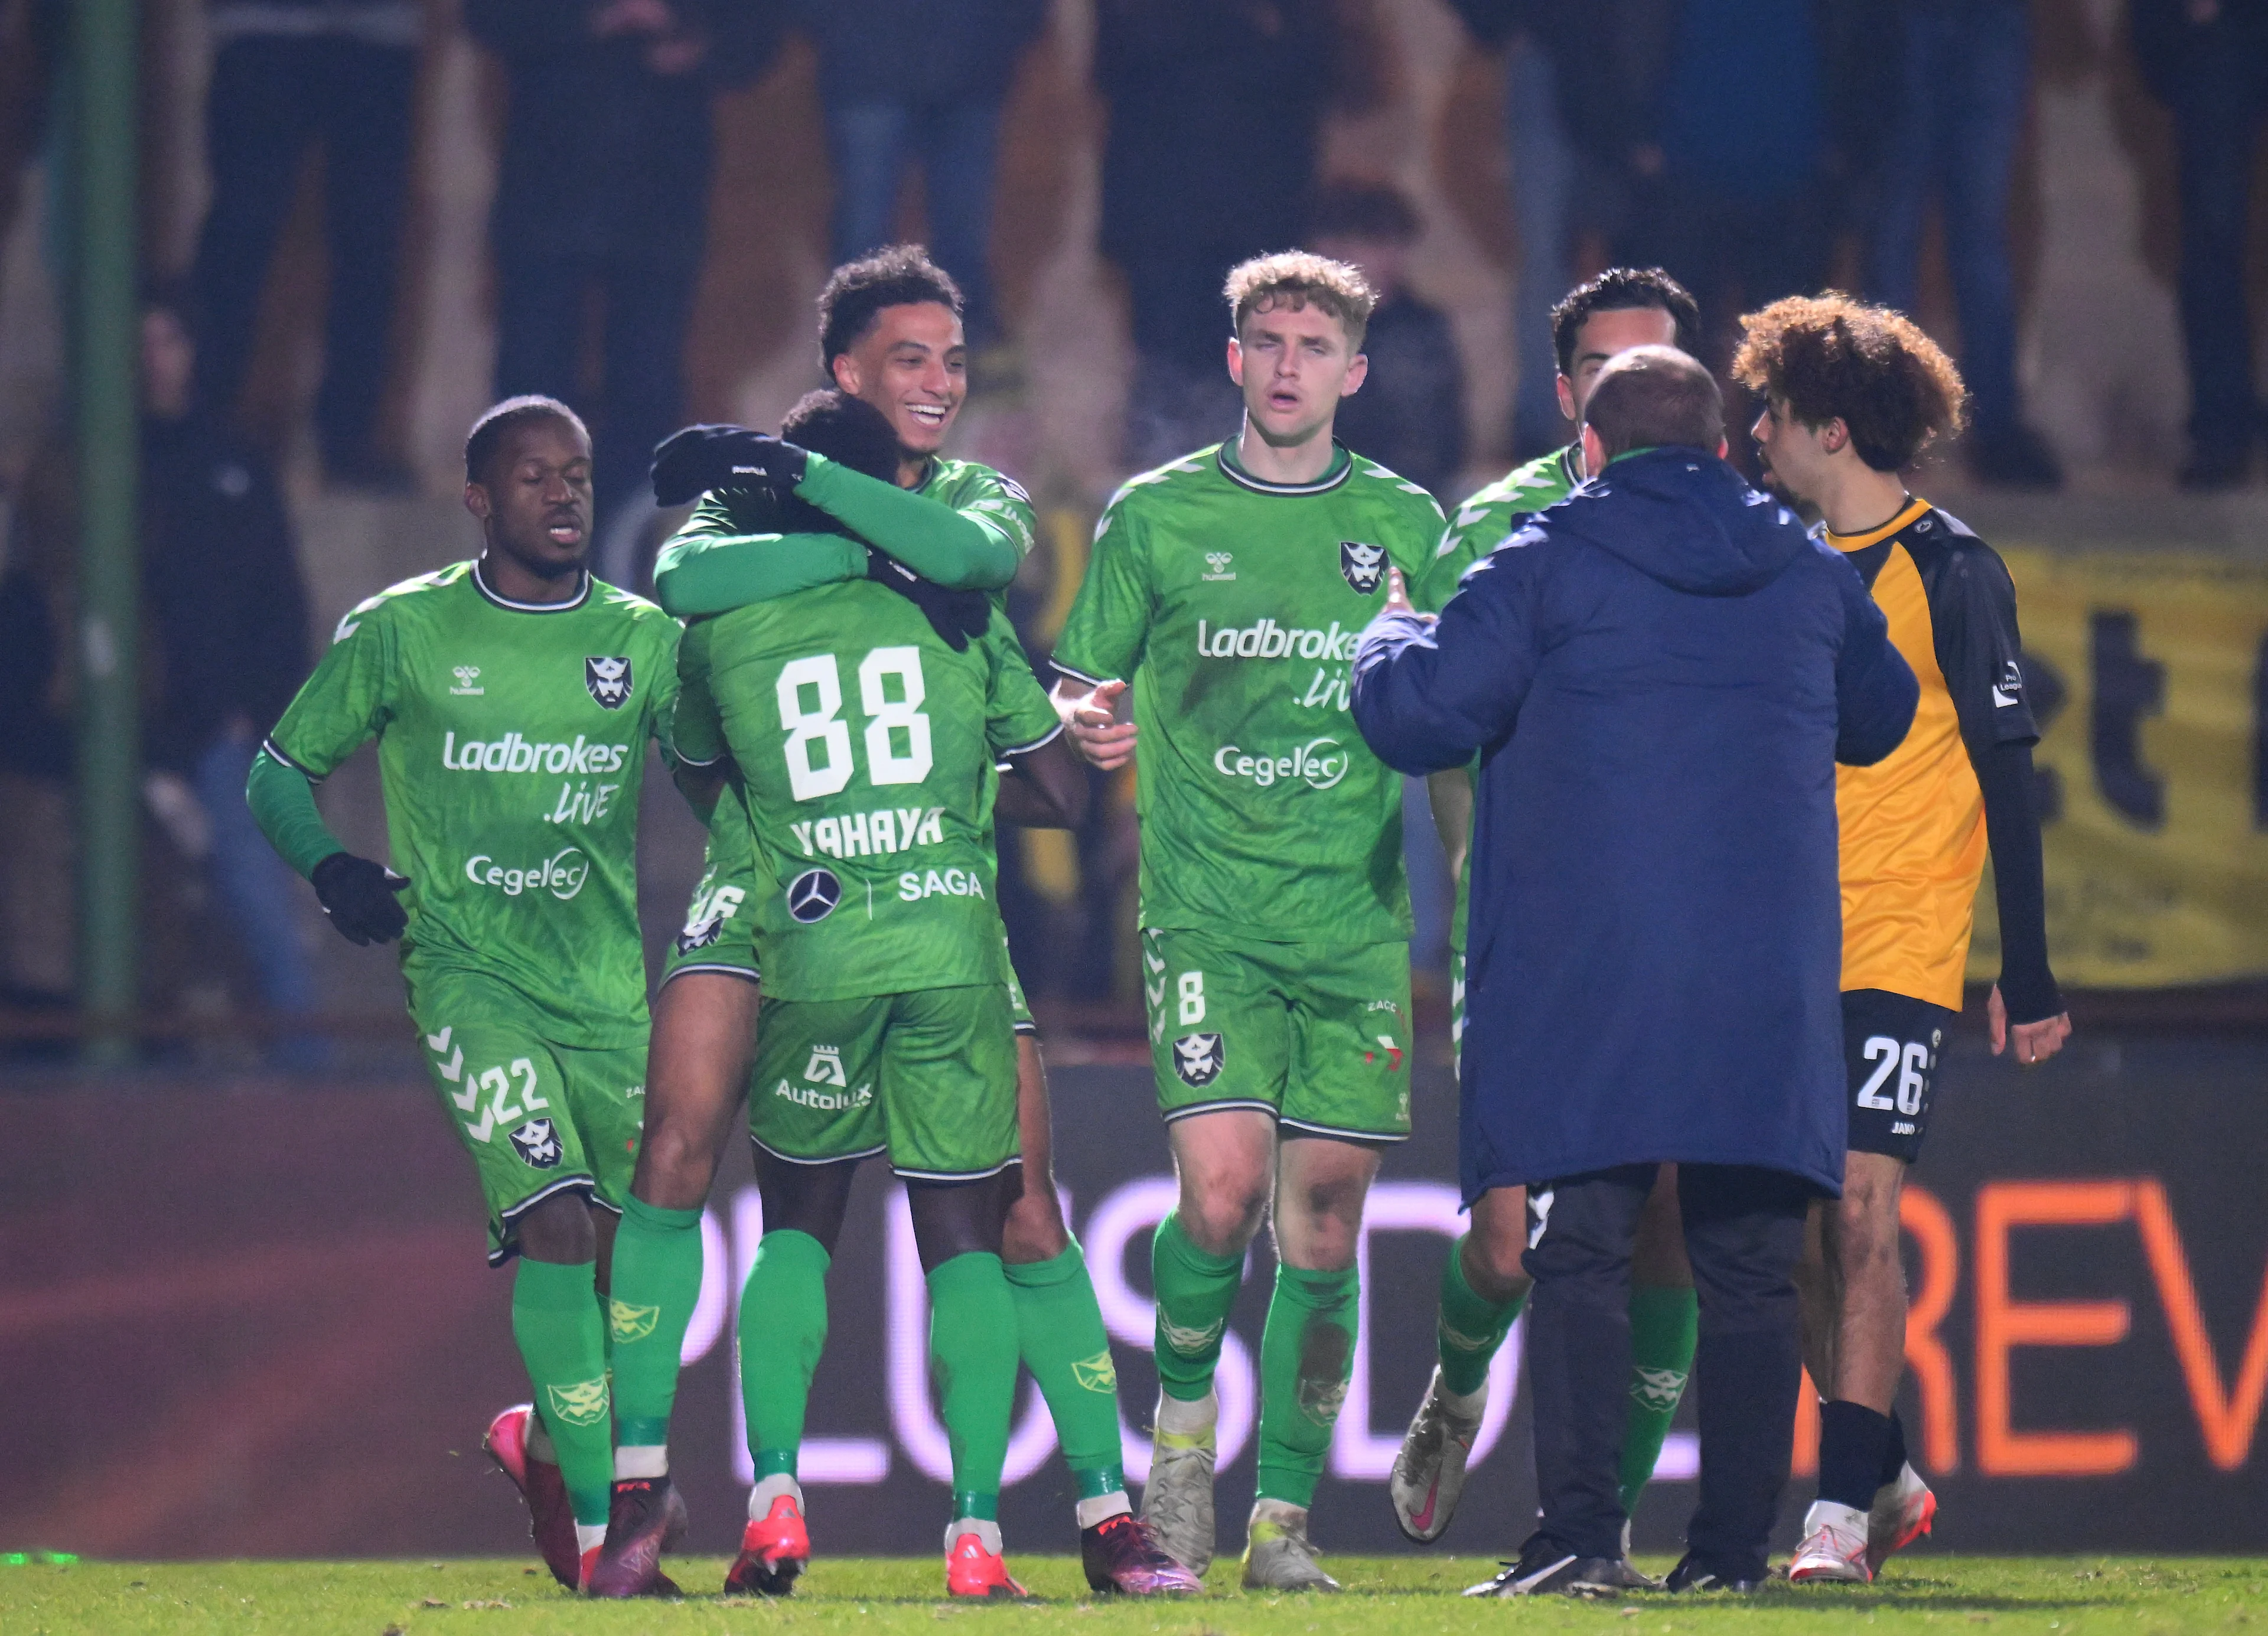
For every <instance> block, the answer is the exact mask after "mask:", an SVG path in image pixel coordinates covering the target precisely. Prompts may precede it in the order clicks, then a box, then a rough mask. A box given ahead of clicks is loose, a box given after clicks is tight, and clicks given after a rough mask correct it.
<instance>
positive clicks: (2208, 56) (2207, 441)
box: [2130, 0, 2268, 489]
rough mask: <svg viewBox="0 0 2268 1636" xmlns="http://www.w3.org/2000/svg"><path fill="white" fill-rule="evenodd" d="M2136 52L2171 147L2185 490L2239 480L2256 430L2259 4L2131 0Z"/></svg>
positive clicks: (2267, 29)
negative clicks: (2163, 113)
mask: <svg viewBox="0 0 2268 1636" xmlns="http://www.w3.org/2000/svg"><path fill="white" fill-rule="evenodd" d="M2130 16H2131V22H2132V30H2133V41H2134V53H2135V55H2136V56H2137V57H2138V58H2139V60H2140V63H2141V67H2142V73H2143V77H2144V78H2145V79H2146V80H2147V81H2148V83H2149V86H2150V90H2151V92H2152V93H2153V94H2154V95H2155V96H2156V97H2158V98H2159V99H2160V100H2161V101H2163V102H2164V103H2165V104H2166V106H2167V107H2168V108H2169V110H2170V111H2171V112H2172V114H2173V116H2174V135H2175V140H2176V144H2178V146H2179V149H2180V166H2181V201H2182V270H2181V307H2182V344H2183V350H2184V351H2186V352H2187V353H2188V355H2189V366H2190V459H2189V463H2188V464H2187V465H2186V466H2184V467H2183V468H2182V474H2181V476H2182V483H2183V486H2184V487H2186V488H2191V489H2223V488H2229V487H2232V486H2234V485H2235V484H2237V483H2242V482H2243V481H2244V479H2245V477H2246V475H2247V474H2248V472H2249V470H2250V466H2251V461H2252V444H2253V440H2254V439H2255V438H2257V437H2258V436H2259V435H2260V433H2261V431H2262V429H2263V428H2262V418H2261V405H2260V396H2259V393H2258V391H2257V388H2256V387H2254V385H2253V373H2252V371H2253V358H2252V321H2251V314H2250V311H2249V309H2248V307H2247V304H2246V299H2245V288H2244V259H2245V247H2246V238H2247V232H2246V227H2247V222H2246V214H2247V207H2248V205H2249V203H2250V196H2251V191H2252V171H2253V153H2254V144H2253V139H2254V137H2255V136H2257V134H2258V132H2259V129H2260V119H2261V115H2262V114H2263V113H2264V112H2268V0H2133V9H2132V13H2131V14H2130Z"/></svg>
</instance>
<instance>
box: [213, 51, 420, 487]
mask: <svg viewBox="0 0 2268 1636" xmlns="http://www.w3.org/2000/svg"><path fill="white" fill-rule="evenodd" d="M416 77H417V54H416V52H414V51H411V50H409V49H406V48H401V47H398V46H377V45H367V44H365V43H363V42H361V41H353V40H341V39H333V38H322V37H317V38H311V39H303V40H279V39H269V38H263V37H254V38H250V39H242V40H234V41H230V42H229V43H228V44H227V45H225V46H224V47H222V48H221V49H220V52H219V54H218V55H217V57H216V58H215V59H214V62H213V77H212V87H211V90H210V92H209V93H208V95H207V98H206V103H205V131H206V136H205V140H206V144H207V151H208V154H209V157H210V162H211V166H212V183H213V197H212V209H211V210H210V212H209V213H208V214H207V215H206V217H205V225H204V232H203V236H202V237H201V238H200V240H198V243H197V261H196V285H197V293H198V298H199V300H200V302H201V303H202V305H203V308H204V313H203V327H202V330H201V333H200V335H199V337H198V347H197V396H198V399H199V401H200V402H203V404H205V405H206V406H207V407H208V408H209V409H212V410H213V411H215V412H216V413H217V414H220V415H223V416H225V415H227V414H229V413H230V412H231V411H232V410H233V409H234V408H235V406H236V397H237V393H238V391H239V388H240V387H242V386H243V384H244V374H245V370H246V369H247V366H248V365H250V364H251V362H252V348H253V342H254V331H255V328H256V326H257V324H258V321H259V317H260V295H261V287H262V286H263V285H264V284H266V283H267V281H268V266H269V262H271V261H272V260H273V259H274V257H275V253H276V235H277V234H278V233H279V232H282V230H283V226H284V217H285V216H286V215H287V214H289V213H290V210H291V195H292V191H293V186H294V184H295V183H296V182H297V181H298V177H299V166H300V162H301V161H302V160H303V159H304V158H306V153H307V149H308V148H309V146H310V145H312V144H315V143H318V142H320V144H322V148H323V236H324V241H325V243H326V245H327V246H328V249H329V253H330V274H329V277H330V294H329V301H330V306H329V311H328V313H327V314H326V315H325V320H324V327H323V382H322V386H321V387H320V390H319V392H318V393H317V395H316V399H315V424H316V428H317V430H318V431H319V432H320V435H321V438H322V445H323V453H324V454H325V455H326V456H327V457H329V458H331V459H333V460H353V459H356V458H357V457H360V456H365V455H367V454H368V453H369V450H370V439H371V433H372V429H373V427H374V426H375V424H376V421H377V418H378V406H379V394H381V393H382V392H383V391H384V389H385V387H386V365H387V341H388V331H389V329H390V328H391V327H392V322H393V317H394V283H395V263H396V262H397V260H398V259H399V252H400V248H401V204H402V191H403V181H404V179H405V177H406V175H407V173H408V171H409V136H410V99H411V93H412V92H413V90H414V88H415V85H416Z"/></svg>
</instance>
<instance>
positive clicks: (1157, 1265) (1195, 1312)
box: [1150, 1211, 1281, 1402]
mask: <svg viewBox="0 0 2268 1636" xmlns="http://www.w3.org/2000/svg"><path fill="white" fill-rule="evenodd" d="M1150 1281H1151V1284H1152V1286H1153V1287H1154V1289H1155V1290H1156V1292H1157V1300H1158V1341H1157V1346H1158V1383H1159V1384H1160V1386H1162V1387H1164V1388H1165V1391H1166V1396H1168V1397H1179V1398H1181V1399H1182V1400H1183V1401H1184V1402H1188V1401H1192V1400H1194V1399H1196V1398H1199V1397H1202V1396H1204V1395H1205V1394H1206V1393H1207V1392H1209V1391H1211V1389H1212V1372H1213V1367H1214V1366H1215V1365H1216V1364H1218V1363H1219V1361H1220V1342H1221V1338H1222V1337H1223V1336H1224V1335H1226V1334H1227V1332H1228V1309H1229V1308H1231V1307H1233V1306H1234V1305H1235V1304H1236V1291H1237V1286H1239V1285H1241V1283H1243V1281H1244V1257H1243V1256H1241V1255H1235V1256H1211V1255H1207V1254H1206V1253H1205V1252H1204V1250H1202V1249H1198V1248H1197V1245H1196V1244H1194V1243H1192V1242H1190V1240H1189V1234H1186V1233H1184V1232H1182V1220H1181V1215H1180V1212H1177V1211H1168V1212H1167V1214H1166V1219H1165V1220H1163V1221H1160V1223H1158V1231H1157V1234H1156V1236H1155V1237H1153V1238H1152V1240H1151V1241H1150ZM1278 1287H1279V1291H1280V1287H1281V1286H1278ZM1273 1312H1274V1308H1270V1322H1271V1323H1272V1322H1273V1321H1274V1319H1273Z"/></svg>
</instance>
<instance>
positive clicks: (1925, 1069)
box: [1843, 989, 1955, 1164]
mask: <svg viewBox="0 0 2268 1636" xmlns="http://www.w3.org/2000/svg"><path fill="white" fill-rule="evenodd" d="M1954 1015H1955V1013H1952V1012H1950V1011H1948V1010H1947V1009H1946V1008H1945V1007H1944V1006H1933V1005H1931V1004H1930V1003H1929V1002H1928V1001H1927V1000H1926V999H1911V998H1910V997H1909V996H1907V995H1904V994H1893V993H1890V992H1889V991H1888V990H1885V989H1853V990H1852V991H1850V992H1848V993H1846V994H1845V995H1844V996H1843V1061H1844V1065H1845V1067H1847V1068H1848V1069H1849V1070H1850V1074H1851V1142H1850V1146H1851V1151H1852V1153H1887V1154H1889V1156H1890V1157H1891V1158H1893V1159H1897V1160H1902V1161H1904V1162H1905V1163H1907V1164H1911V1163H1913V1161H1915V1160H1916V1159H1918V1158H1919V1157H1920V1156H1921V1139H1922V1138H1923V1137H1924V1136H1926V1135H1927V1134H1928V1133H1929V1109H1930V1104H1931V1102H1932V1101H1933V1098H1934V1094H1935V1092H1936V1089H1937V1064H1938V1058H1939V1057H1940V1054H1941V1053H1942V1052H1943V1050H1944V1047H1945V1036H1946V1035H1947V1034H1948V1032H1950V1031H1951V1029H1952V1028H1953V1019H1954Z"/></svg>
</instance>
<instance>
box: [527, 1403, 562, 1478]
mask: <svg viewBox="0 0 2268 1636" xmlns="http://www.w3.org/2000/svg"><path fill="white" fill-rule="evenodd" d="M527 1457H528V1458H529V1459H531V1460H541V1461H542V1462H543V1463H544V1464H546V1465H557V1464H558V1463H559V1451H558V1450H557V1449H556V1448H553V1447H552V1446H551V1433H549V1432H547V1431H545V1430H544V1429H543V1417H542V1416H541V1415H540V1414H534V1413H530V1414H529V1415H528V1417H527Z"/></svg>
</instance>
